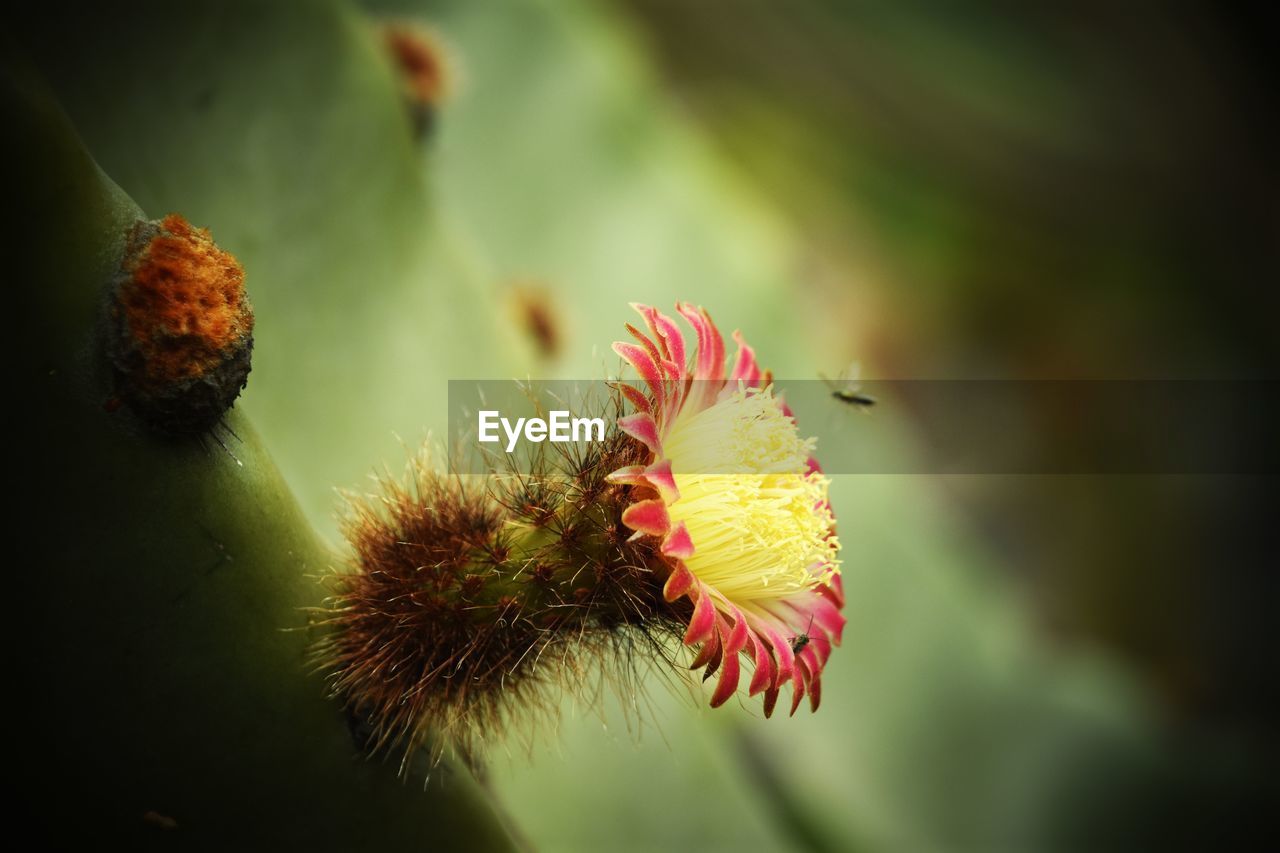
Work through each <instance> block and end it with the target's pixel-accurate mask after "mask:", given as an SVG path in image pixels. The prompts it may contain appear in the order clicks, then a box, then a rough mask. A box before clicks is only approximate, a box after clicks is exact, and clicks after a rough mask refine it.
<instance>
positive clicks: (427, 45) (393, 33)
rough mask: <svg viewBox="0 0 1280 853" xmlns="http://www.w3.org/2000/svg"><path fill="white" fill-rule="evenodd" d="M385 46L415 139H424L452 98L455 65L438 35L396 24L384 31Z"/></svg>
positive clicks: (383, 27) (424, 28)
mask: <svg viewBox="0 0 1280 853" xmlns="http://www.w3.org/2000/svg"><path fill="white" fill-rule="evenodd" d="M381 31H382V42H383V44H384V45H385V46H386V50H387V52H388V54H390V56H391V60H392V62H393V64H394V66H395V70H396V74H397V75H398V77H399V80H400V91H401V93H402V97H403V98H404V104H405V108H406V109H407V110H408V113H409V123H410V124H411V125H412V127H413V132H414V136H415V137H416V138H418V139H422V138H423V137H425V136H426V135H427V134H428V133H430V132H431V128H432V127H433V126H434V125H435V120H436V113H437V112H438V111H439V109H440V107H441V105H443V104H444V102H445V101H446V100H447V99H448V98H449V96H450V94H452V89H453V76H454V75H453V62H452V61H451V59H450V57H449V55H448V50H446V48H445V46H444V44H443V43H442V41H441V40H440V37H439V36H438V35H436V33H435V31H433V30H431V29H428V28H426V27H423V26H420V25H418V24H414V23H408V22H403V21H395V22H391V23H385V24H383V25H382V27H381Z"/></svg>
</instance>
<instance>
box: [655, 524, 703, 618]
mask: <svg viewBox="0 0 1280 853" xmlns="http://www.w3.org/2000/svg"><path fill="white" fill-rule="evenodd" d="M683 526H684V522H681V523H680V524H678V525H676V527H677V528H680V527H683ZM696 583H697V580H696V579H695V578H694V576H693V572H691V571H689V570H688V569H687V568H686V567H685V565H684V563H676V567H675V570H674V571H673V572H671V576H670V577H668V578H667V583H666V585H665V586H663V588H662V597H663V598H665V599H666V600H667V601H675V600H676V599H678V598H680V596H682V595H687V594H688V592H689V591H690V590H691V589H693V588H694V585H695V584H696Z"/></svg>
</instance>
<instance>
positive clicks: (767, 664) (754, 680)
mask: <svg viewBox="0 0 1280 853" xmlns="http://www.w3.org/2000/svg"><path fill="white" fill-rule="evenodd" d="M751 646H752V649H753V650H754V652H755V662H756V671H755V673H754V674H753V675H752V676H751V686H750V687H748V688H747V695H748V696H754V695H756V694H757V693H759V692H760V691H761V690H767V689H768V688H769V687H772V686H773V680H774V667H773V656H772V655H771V654H769V648H768V646H766V645H765V644H764V640H762V639H760V638H758V637H756V636H754V635H753V636H752V638H751Z"/></svg>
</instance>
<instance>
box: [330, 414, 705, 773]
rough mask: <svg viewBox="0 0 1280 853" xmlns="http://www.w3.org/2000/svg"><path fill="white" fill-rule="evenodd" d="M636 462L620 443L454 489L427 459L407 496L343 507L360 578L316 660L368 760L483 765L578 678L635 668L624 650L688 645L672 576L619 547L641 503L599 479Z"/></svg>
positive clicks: (638, 548) (471, 479)
mask: <svg viewBox="0 0 1280 853" xmlns="http://www.w3.org/2000/svg"><path fill="white" fill-rule="evenodd" d="M635 455H636V450H635V447H634V442H632V441H629V440H628V439H626V437H625V436H623V435H621V434H620V433H616V432H614V433H611V434H609V435H607V436H606V437H605V440H604V441H603V442H600V443H598V444H593V445H588V446H586V447H585V448H575V449H571V450H566V451H561V450H557V451H546V452H544V453H543V454H541V455H540V456H538V458H537V459H536V460H535V465H534V470H533V471H532V472H525V473H522V474H517V473H514V472H509V473H506V474H503V475H496V474H495V475H491V476H463V477H460V476H448V475H444V474H441V473H438V472H437V470H436V468H435V466H434V465H433V464H432V460H431V458H430V457H429V456H428V455H427V454H426V452H425V451H424V452H423V453H422V454H419V455H418V456H417V457H415V459H414V460H413V461H412V464H411V465H410V472H409V477H408V478H407V481H406V482H396V481H392V480H384V481H383V482H382V484H381V493H380V494H378V495H374V496H363V497H350V498H349V505H348V511H347V514H346V517H345V520H344V532H345V534H346V537H347V540H348V542H349V543H350V545H351V557H350V563H349V565H348V566H346V567H344V569H343V570H342V571H339V572H336V573H335V574H334V575H333V576H332V578H331V581H332V585H333V595H332V597H331V598H330V599H329V601H328V602H327V605H326V608H325V609H324V610H323V612H322V613H321V615H320V618H319V619H318V622H319V623H320V625H321V627H322V628H323V635H322V638H321V639H320V640H319V641H318V643H317V645H316V647H315V650H314V651H315V655H316V662H317V664H318V665H319V666H320V667H321V668H322V669H323V670H325V671H326V672H327V673H328V676H329V679H330V683H331V685H332V687H333V690H334V692H335V694H337V695H338V696H339V697H340V698H341V699H342V700H343V701H344V703H345V704H346V706H347V707H348V709H349V711H350V712H351V713H352V714H353V715H354V716H355V717H356V718H357V719H359V720H362V721H364V722H363V729H362V730H363V731H364V732H365V733H366V735H367V736H366V737H364V738H362V740H364V741H365V742H366V743H367V745H368V747H369V748H370V749H371V750H373V751H379V750H387V749H403V750H404V755H405V756H406V757H407V756H409V755H410V754H412V753H413V752H415V751H416V748H417V747H419V746H421V745H424V744H425V745H429V746H430V748H431V750H432V752H433V753H434V755H435V756H436V757H438V755H439V753H440V750H441V749H443V748H445V747H451V748H453V749H454V750H455V751H456V752H457V753H459V754H460V755H461V756H462V757H464V758H465V759H467V760H469V761H472V762H475V761H478V760H479V758H480V756H481V754H482V747H483V744H484V741H486V740H487V739H490V738H492V737H494V736H495V735H497V734H500V733H506V732H509V731H512V730H515V729H519V728H521V727H522V722H523V721H525V720H529V719H533V718H536V717H539V716H543V715H546V714H550V713H553V709H554V708H555V707H557V705H558V702H557V698H558V695H557V687H559V686H562V685H563V686H568V685H574V684H576V683H579V682H580V681H581V680H582V679H581V677H580V676H581V673H582V671H583V669H584V668H586V667H588V666H591V665H594V664H595V663H596V662H597V660H599V659H600V658H602V657H606V656H607V657H612V658H614V659H615V660H614V666H615V668H616V667H618V666H621V667H634V666H635V661H634V660H633V659H632V658H631V657H629V656H627V655H622V656H621V657H619V656H618V654H617V650H618V649H622V648H628V647H634V646H635V644H636V641H637V640H641V641H642V644H643V646H644V647H645V648H646V649H650V648H654V647H655V646H657V647H661V646H662V643H663V642H665V641H666V640H667V639H669V638H670V637H673V636H676V635H678V633H679V631H680V630H681V628H682V626H683V624H684V622H687V618H688V614H687V612H685V611H684V610H683V609H681V608H679V607H675V606H673V605H670V604H668V603H667V602H666V601H665V600H664V599H663V596H662V583H663V581H664V580H665V577H666V574H667V571H668V570H667V567H666V564H665V562H664V561H663V558H662V557H661V556H660V555H659V554H658V553H656V551H655V549H654V548H653V547H652V546H651V545H649V544H647V543H643V542H629V541H627V539H626V537H625V536H621V535H619V531H620V530H622V525H621V516H622V512H623V510H624V509H625V508H626V506H627V504H628V503H629V501H630V500H631V498H630V497H629V496H628V495H627V493H626V487H624V486H618V485H614V484H611V483H609V482H608V481H607V480H606V479H605V475H606V474H607V473H608V472H609V471H611V470H615V469H617V468H620V467H623V466H624V465H628V464H632V463H633V462H634V461H635ZM586 495H589V496H590V499H586V500H584V499H583V498H584V496H586ZM682 619H683V620H684V621H683V622H682V621H681V620H682ZM606 663H608V662H607V661H606ZM624 675H625V674H624ZM405 766H407V765H405Z"/></svg>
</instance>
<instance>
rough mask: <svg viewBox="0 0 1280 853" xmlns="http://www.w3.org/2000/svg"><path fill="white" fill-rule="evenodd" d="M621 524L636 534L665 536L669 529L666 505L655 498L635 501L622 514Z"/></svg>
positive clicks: (669, 521) (669, 522)
mask: <svg viewBox="0 0 1280 853" xmlns="http://www.w3.org/2000/svg"><path fill="white" fill-rule="evenodd" d="M622 523H623V524H625V525H626V526H627V527H630V528H631V529H632V530H634V531H636V532H637V533H645V534H648V535H651V536H665V535H666V533H667V531H668V530H670V529H671V518H670V517H669V516H668V515H667V505H666V504H664V503H663V502H662V501H661V500H659V499H657V498H653V499H651V500H647V501H637V502H636V503H633V504H632V505H631V506H629V507H627V508H626V509H625V510H623V512H622Z"/></svg>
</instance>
